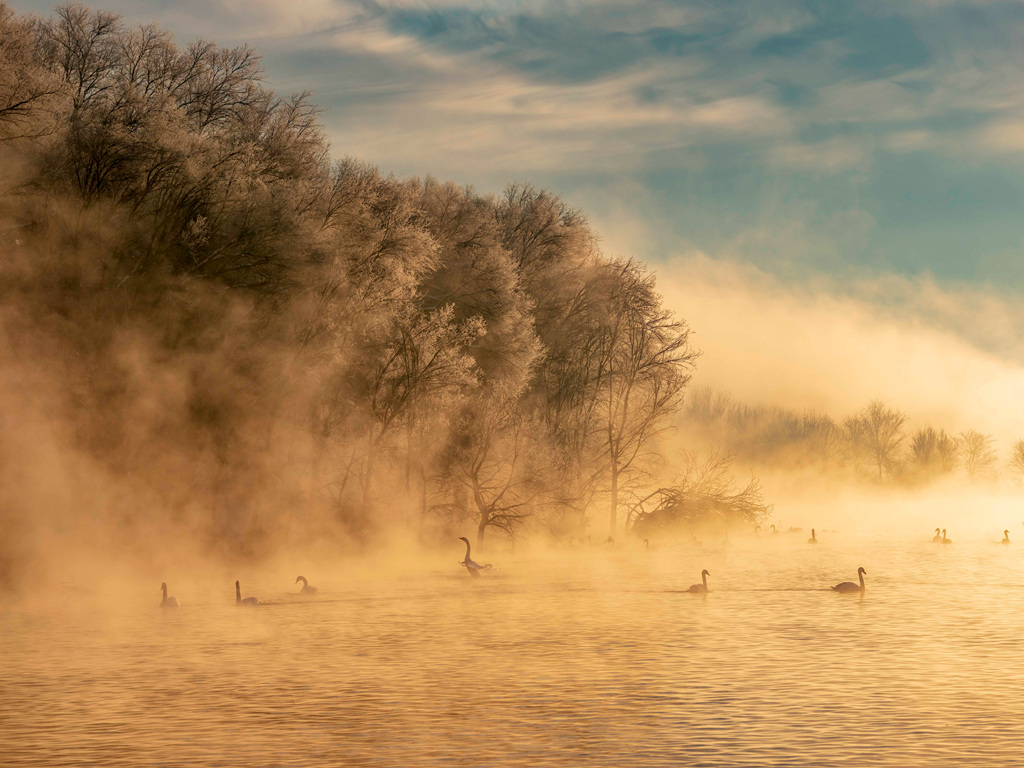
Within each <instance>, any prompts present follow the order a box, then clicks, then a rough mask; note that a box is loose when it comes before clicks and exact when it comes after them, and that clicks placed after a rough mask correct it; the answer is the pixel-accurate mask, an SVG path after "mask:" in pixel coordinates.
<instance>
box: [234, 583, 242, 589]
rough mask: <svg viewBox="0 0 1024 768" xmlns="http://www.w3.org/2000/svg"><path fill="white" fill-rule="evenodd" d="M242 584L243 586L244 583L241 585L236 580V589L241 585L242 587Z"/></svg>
mask: <svg viewBox="0 0 1024 768" xmlns="http://www.w3.org/2000/svg"><path fill="white" fill-rule="evenodd" d="M241 586H242V585H241V584H239V583H238V582H237V581H236V582H235V589H238V588H239V587H241Z"/></svg>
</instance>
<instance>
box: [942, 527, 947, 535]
mask: <svg viewBox="0 0 1024 768" xmlns="http://www.w3.org/2000/svg"><path fill="white" fill-rule="evenodd" d="M942 535H943V536H945V535H946V529H945V528H943V529H942Z"/></svg>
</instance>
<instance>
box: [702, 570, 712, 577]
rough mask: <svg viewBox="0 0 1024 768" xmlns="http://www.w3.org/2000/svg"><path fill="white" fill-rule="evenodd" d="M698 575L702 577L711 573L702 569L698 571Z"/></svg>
mask: <svg viewBox="0 0 1024 768" xmlns="http://www.w3.org/2000/svg"><path fill="white" fill-rule="evenodd" d="M700 575H701V576H702V577H703V576H710V575H711V574H710V573H709V572H708V571H706V570H704V571H701V572H700Z"/></svg>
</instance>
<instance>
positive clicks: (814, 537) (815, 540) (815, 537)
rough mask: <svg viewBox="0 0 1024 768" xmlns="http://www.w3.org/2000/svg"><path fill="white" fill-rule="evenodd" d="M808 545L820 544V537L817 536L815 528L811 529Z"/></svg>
mask: <svg viewBox="0 0 1024 768" xmlns="http://www.w3.org/2000/svg"><path fill="white" fill-rule="evenodd" d="M807 543H808V544H817V543H818V537H817V536H815V534H814V529H813V528H811V538H809V539H808V540H807Z"/></svg>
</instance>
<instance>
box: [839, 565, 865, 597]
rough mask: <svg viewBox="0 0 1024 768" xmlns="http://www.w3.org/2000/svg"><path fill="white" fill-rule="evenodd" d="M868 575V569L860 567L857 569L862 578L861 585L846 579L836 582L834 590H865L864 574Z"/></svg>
mask: <svg viewBox="0 0 1024 768" xmlns="http://www.w3.org/2000/svg"><path fill="white" fill-rule="evenodd" d="M866 575H867V571H865V570H864V569H863V568H858V569H857V576H858V578H860V586H858V585H856V584H854V583H853V582H852V581H844V582H843V583H841V584H836V585H835V586H834V587H832V590H833V591H835V592H846V593H852V592H863V591H864V576H866Z"/></svg>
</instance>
